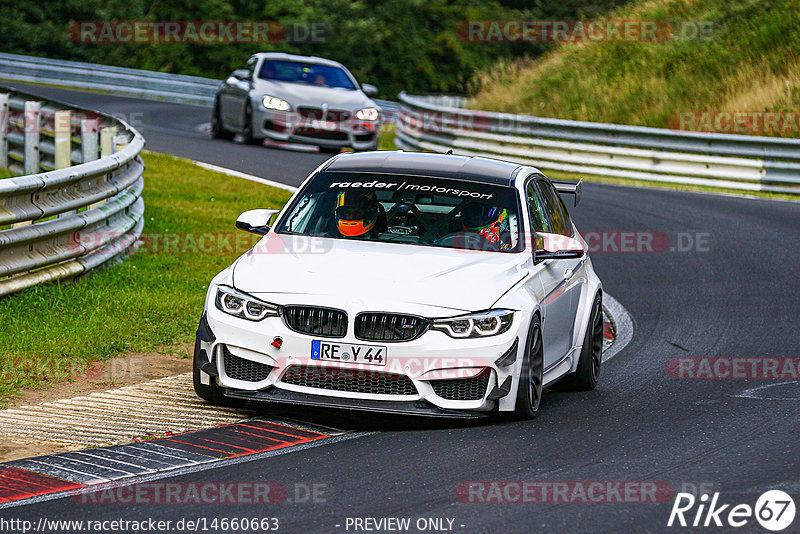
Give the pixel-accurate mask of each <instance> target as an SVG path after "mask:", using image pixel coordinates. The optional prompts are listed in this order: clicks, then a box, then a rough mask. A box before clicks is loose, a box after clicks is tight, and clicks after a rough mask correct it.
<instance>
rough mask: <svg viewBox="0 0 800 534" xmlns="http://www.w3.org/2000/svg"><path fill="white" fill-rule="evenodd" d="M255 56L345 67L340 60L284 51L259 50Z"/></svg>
mask: <svg viewBox="0 0 800 534" xmlns="http://www.w3.org/2000/svg"><path fill="white" fill-rule="evenodd" d="M253 55H254V56H257V57H260V58H264V59H274V60H278V61H296V62H298V63H313V64H315V65H327V66H329V67H343V66H344V65H342V64H341V63H339V62H338V61H333V60H332V59H325V58H323V57H317V56H298V55H296V54H286V53H284V52H259V53H257V54H253Z"/></svg>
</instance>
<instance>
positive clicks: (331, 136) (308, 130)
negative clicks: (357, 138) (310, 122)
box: [294, 126, 347, 141]
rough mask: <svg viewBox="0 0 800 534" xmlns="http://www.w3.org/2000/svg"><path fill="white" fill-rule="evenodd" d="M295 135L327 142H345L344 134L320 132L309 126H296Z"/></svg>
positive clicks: (345, 136) (318, 129) (345, 134)
mask: <svg viewBox="0 0 800 534" xmlns="http://www.w3.org/2000/svg"><path fill="white" fill-rule="evenodd" d="M294 133H295V135H302V136H303V137H313V138H314V139H326V140H328V141H347V133H345V132H331V131H328V130H322V129H320V128H313V127H311V126H298V127H297V128H295V129H294Z"/></svg>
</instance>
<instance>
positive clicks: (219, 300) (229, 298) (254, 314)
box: [214, 286, 278, 321]
mask: <svg viewBox="0 0 800 534" xmlns="http://www.w3.org/2000/svg"><path fill="white" fill-rule="evenodd" d="M214 300H215V302H216V305H217V308H218V309H219V310H222V311H224V312H225V313H227V314H228V315H233V316H234V317H240V318H242V319H247V320H249V321H260V320H262V319H266V318H267V317H277V316H278V306H276V305H275V304H270V303H269V302H264V301H263V300H259V299H257V298H255V297H253V296H250V295H248V294H247V293H242V292H241V291H237V290H235V289H233V288H232V287H228V286H219V287H218V288H217V296H216V298H215V299H214Z"/></svg>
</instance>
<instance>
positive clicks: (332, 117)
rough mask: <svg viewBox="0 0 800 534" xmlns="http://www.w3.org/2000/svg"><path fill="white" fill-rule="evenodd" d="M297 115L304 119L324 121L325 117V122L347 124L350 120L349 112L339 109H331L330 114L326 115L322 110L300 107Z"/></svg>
mask: <svg viewBox="0 0 800 534" xmlns="http://www.w3.org/2000/svg"><path fill="white" fill-rule="evenodd" d="M297 113H299V114H300V116H301V117H303V118H304V119H316V120H323V117H324V120H327V121H331V122H345V121H346V120H348V119H350V112H349V111H344V110H339V109H329V110H328V113H327V114H325V113H324V112H323V111H322V109H320V108H309V107H299V108H297Z"/></svg>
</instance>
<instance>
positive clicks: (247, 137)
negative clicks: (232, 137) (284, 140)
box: [242, 102, 264, 145]
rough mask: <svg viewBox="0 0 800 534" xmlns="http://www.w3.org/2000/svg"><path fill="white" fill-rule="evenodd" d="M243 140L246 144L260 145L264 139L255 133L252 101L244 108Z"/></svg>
mask: <svg viewBox="0 0 800 534" xmlns="http://www.w3.org/2000/svg"><path fill="white" fill-rule="evenodd" d="M242 140H243V141H244V143H245V144H246V145H260V144H262V143H263V142H264V139H261V138H258V137H255V136H254V135H253V110H252V108H251V107H250V102H248V103H247V105H246V106H245V108H244V127H243V128H242Z"/></svg>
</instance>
